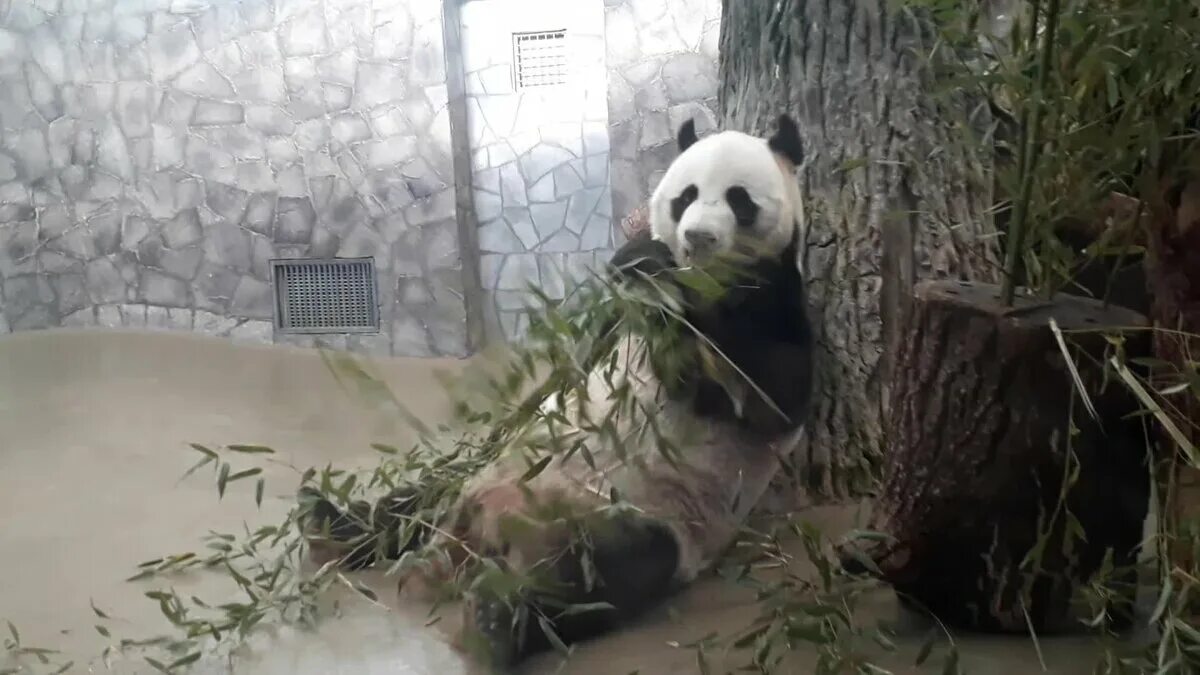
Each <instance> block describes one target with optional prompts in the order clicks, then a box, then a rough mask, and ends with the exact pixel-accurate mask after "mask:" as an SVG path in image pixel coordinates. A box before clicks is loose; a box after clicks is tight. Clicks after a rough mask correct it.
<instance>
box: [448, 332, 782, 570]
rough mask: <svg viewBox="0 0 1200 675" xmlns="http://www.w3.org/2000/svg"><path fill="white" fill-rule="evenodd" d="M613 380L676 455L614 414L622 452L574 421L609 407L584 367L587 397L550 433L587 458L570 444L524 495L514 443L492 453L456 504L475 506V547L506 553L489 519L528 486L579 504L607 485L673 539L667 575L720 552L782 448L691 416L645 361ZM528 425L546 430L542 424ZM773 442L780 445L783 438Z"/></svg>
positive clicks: (601, 382)
mask: <svg viewBox="0 0 1200 675" xmlns="http://www.w3.org/2000/svg"><path fill="white" fill-rule="evenodd" d="M637 347H638V341H637V340H636V339H635V338H629V339H627V340H626V341H625V342H624V343H623V344H622V345H621V346H620V347H619V348H618V350H619V351H618V359H621V360H622V361H621V362H626V363H632V362H635V361H636V359H632V358H628V357H629V356H630V355H631V353H636V351H637ZM622 380H626V381H628V382H630V383H631V384H632V387H631V391H632V394H633V396H635V397H636V398H637V400H638V402H639V404H640V405H642V406H644V410H647V411H649V412H648V413H647V414H653V415H654V417H655V421H656V423H657V425H658V427H659V429H660V432H661V434H662V436H663V437H664V438H667V439H670V440H671V441H672V442H673V443H674V444H675V446H676V457H675V460H676V461H675V462H674V463H672V462H671V461H669V460H668V459H667V457H666V456H664V454H663V452H662V451H661V450H660V448H659V446H658V443H657V440H656V438H655V435H654V434H653V433H643V434H638V433H637V432H636V429H634V428H633V426H634V424H632V423H631V422H630V421H629V420H628V416H617V417H616V418H615V419H616V420H617V424H616V426H617V429H618V435H619V436H621V437H623V438H626V439H627V441H626V442H625V443H623V444H622V445H623V447H622V448H621V449H622V452H617V449H616V448H615V447H614V446H613V442H612V441H611V440H610V439H609V438H604V437H601V435H600V434H598V433H596V432H595V430H594V429H589V428H587V425H586V424H584V423H582V422H581V420H584V419H591V420H601V419H605V416H606V415H607V414H608V413H609V412H610V411H611V410H612V407H613V406H615V405H617V401H616V400H615V399H614V397H613V395H612V387H610V386H609V385H608V383H607V382H606V378H605V377H604V376H603V375H602V374H601V373H599V372H596V373H593V374H592V376H591V377H590V379H589V383H588V403H587V405H586V406H581V405H579V404H578V402H576V401H572V402H569V403H568V404H567V406H566V410H564V411H562V412H564V413H566V417H567V418H568V419H569V420H571V421H572V422H573V423H574V425H575V426H574V427H573V428H569V429H562V428H559V429H556V430H555V431H554V433H555V434H557V435H558V436H559V437H560V438H563V439H566V440H565V442H560V445H561V446H563V447H567V446H569V445H570V444H571V443H573V442H574V441H576V440H581V441H582V442H583V443H585V445H586V447H587V449H588V451H589V452H590V456H591V459H592V464H591V465H589V463H588V462H587V461H586V460H585V459H584V457H583V455H582V453H579V452H576V453H574V454H572V455H571V456H570V457H568V458H566V459H555V460H552V461H551V462H550V464H549V465H548V466H547V467H546V468H545V469H544V470H543V471H542V472H541V473H540V474H538V475H537V476H535V477H534V478H532V479H531V480H529V481H528V482H527V483H526V486H525V487H526V488H528V491H529V493H526V492H524V491H522V490H521V489H520V488H518V487H516V486H517V484H518V481H519V480H520V478H521V477H522V476H523V475H524V474H525V473H526V472H527V471H528V467H529V465H530V463H529V461H527V460H526V459H525V458H523V457H522V456H521V455H520V453H519V452H516V451H514V452H513V453H512V454H510V455H507V456H503V457H501V458H500V459H499V460H498V461H497V462H496V463H495V464H493V465H492V466H491V467H489V468H488V469H487V470H485V471H483V472H481V473H480V474H479V475H478V476H476V477H475V478H474V479H473V480H472V481H471V482H470V483H469V484H468V485H467V488H466V490H465V491H464V502H465V503H466V504H473V505H474V506H475V508H474V509H472V511H473V513H475V514H476V515H475V516H472V519H475V518H478V519H480V520H481V521H482V522H472V523H470V525H469V527H470V532H471V536H470V538H472V539H476V538H477V539H478V540H479V541H477V543H478V544H480V545H481V546H482V547H483V548H487V549H490V550H510V551H511V550H512V547H511V546H510V545H509V544H510V542H506V541H504V540H503V537H502V536H501V534H500V529H501V528H499V526H498V524H497V522H496V521H497V520H498V519H499V518H502V517H504V516H506V515H512V514H515V513H519V512H520V511H521V510H522V509H523V508H525V507H526V498H527V494H530V493H531V494H532V495H534V496H535V497H536V498H538V499H547V500H558V501H561V502H565V503H568V504H570V505H573V506H577V507H579V508H581V509H582V510H585V511H586V510H589V509H598V508H601V507H604V506H606V505H608V504H611V503H612V497H613V495H614V493H615V494H616V495H618V496H619V498H620V500H621V502H622V503H624V504H628V505H629V506H630V507H632V508H633V509H634V510H635V511H636V512H638V513H640V514H641V515H643V516H644V517H646V518H648V519H651V520H653V521H655V522H657V523H661V524H662V525H663V526H665V527H666V528H667V529H668V530H669V531H670V533H671V535H672V537H673V538H674V540H675V542H676V544H677V547H678V560H677V561H676V565H675V571H674V574H673V581H674V582H675V583H677V584H683V583H688V582H690V581H692V580H693V579H695V577H696V576H697V575H698V574H699V573H700V572H702V571H703V570H704V569H706V568H707V567H709V566H710V565H711V564H712V563H713V562H714V561H715V560H716V558H717V557H719V556H720V555H721V553H723V552H724V550H725V549H726V548H727V547H728V545H729V544H730V543H731V542H732V540H733V538H734V537H735V536H736V534H737V531H738V529H739V528H740V527H741V525H742V523H743V522H744V521H745V519H746V517H747V516H748V515H749V512H750V510H751V509H752V508H753V507H754V505H755V503H756V502H757V501H758V500H759V498H760V497H761V496H762V493H763V492H764V491H765V490H766V488H767V485H768V484H769V483H770V481H771V479H772V478H773V477H774V475H775V472H776V470H777V469H778V466H779V462H778V456H779V454H778V453H780V452H782V451H786V448H783V447H778V446H779V444H773V443H769V442H766V441H764V440H762V439H761V438H755V437H752V436H750V435H748V434H747V433H746V432H744V431H743V430H741V429H739V428H737V427H736V426H735V425H734V424H732V423H730V422H725V421H717V420H709V419H700V418H697V417H696V416H695V415H694V413H693V412H692V409H691V403H690V401H687V400H671V399H668V398H667V397H666V396H665V394H664V393H663V391H662V387H661V386H659V383H658V381H657V380H656V379H655V378H654V377H653V375H651V374H650V373H649V372H648V370H647V369H644V368H631V369H630V370H629V371H627V372H625V373H622V374H621V375H620V379H617V380H616V381H615V382H613V384H614V386H620V385H621V384H622ZM554 408H556V405H555V404H554V403H553V402H552V401H548V402H547V403H546V404H544V406H543V410H545V411H549V410H551V409H554ZM535 433H543V434H549V430H546V429H539V430H537V432H535ZM780 443H781V444H784V445H786V439H785V440H783V441H780ZM593 467H594V468H593ZM550 539H551V540H550V541H546V542H538V544H544V545H545V547H546V548H549V547H551V546H553V545H555V544H556V543H558V542H557V541H554V540H553V539H554V538H553V537H550ZM531 548H532V549H539V548H541V547H540V546H539V545H532V546H531ZM522 553H523V554H522ZM541 553H545V551H544V550H531V551H528V552H519V551H518V554H519V555H521V557H522V558H527V557H529V556H532V555H537V554H541Z"/></svg>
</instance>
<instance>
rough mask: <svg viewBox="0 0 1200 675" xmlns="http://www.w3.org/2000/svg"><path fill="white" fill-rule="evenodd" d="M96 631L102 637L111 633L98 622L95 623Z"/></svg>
mask: <svg viewBox="0 0 1200 675" xmlns="http://www.w3.org/2000/svg"><path fill="white" fill-rule="evenodd" d="M96 632H97V633H99V634H101V635H103V636H104V637H112V634H111V633H109V632H108V629H107V628H105V627H104V626H101V625H99V624H96Z"/></svg>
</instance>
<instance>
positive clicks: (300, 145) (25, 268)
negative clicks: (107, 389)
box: [0, 0, 473, 355]
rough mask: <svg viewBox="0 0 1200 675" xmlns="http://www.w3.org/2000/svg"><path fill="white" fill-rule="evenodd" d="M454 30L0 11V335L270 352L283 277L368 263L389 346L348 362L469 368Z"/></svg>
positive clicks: (201, 5) (225, 0)
mask: <svg viewBox="0 0 1200 675" xmlns="http://www.w3.org/2000/svg"><path fill="white" fill-rule="evenodd" d="M442 20H443V14H442V3H441V2H440V0H338V1H337V2H321V1H319V0H318V1H315V2H314V1H311V0H304V1H301V0H240V1H235V0H220V1H219V2H209V1H208V0H89V1H87V2H85V1H83V0H0V307H2V308H3V312H2V313H0V330H5V331H6V330H9V329H12V330H21V329H36V328H44V327H52V326H59V325H92V324H100V325H105V326H137V327H142V326H147V325H148V326H151V327H165V328H176V329H181V330H195V331H199V332H204V333H213V334H221V335H232V336H234V337H238V338H245V339H250V340H257V341H270V340H271V339H272V337H273V336H272V333H273V324H272V322H271V318H272V292H271V280H270V278H269V264H268V261H269V260H270V259H272V258H275V257H328V256H374V257H375V261H376V266H377V269H378V270H379V273H380V278H379V293H380V296H381V317H382V320H383V330H382V332H381V333H380V334H379V335H366V336H357V337H346V336H342V337H340V338H336V339H335V344H336V340H342V341H347V342H345V343H344V345H345V346H347V347H350V348H352V349H358V350H364V351H370V352H373V353H382V354H389V353H394V354H397V355H427V354H463V353H465V352H466V351H467V349H468V344H467V338H466V335H467V332H466V327H465V323H466V310H465V308H464V294H465V293H466V291H464V283H463V261H462V257H461V255H460V247H459V236H458V235H459V233H458V230H457V228H458V224H457V223H456V217H455V216H456V214H455V210H456V209H455V192H454V189H453V184H454V181H453V165H452V160H451V125H450V117H449V114H448V110H447V97H448V94H447V87H446V72H445V59H444V54H443V25H442ZM472 264H473V262H472ZM293 341H299V342H310V341H311V338H309V339H299V340H293Z"/></svg>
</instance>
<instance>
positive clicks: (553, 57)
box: [513, 30, 568, 89]
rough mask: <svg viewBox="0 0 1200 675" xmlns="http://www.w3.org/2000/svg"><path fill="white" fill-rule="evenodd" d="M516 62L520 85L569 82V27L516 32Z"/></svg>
mask: <svg viewBox="0 0 1200 675" xmlns="http://www.w3.org/2000/svg"><path fill="white" fill-rule="evenodd" d="M513 62H514V64H515V65H514V67H513V71H514V79H515V80H516V85H517V89H528V88H530V87H555V86H559V85H563V84H566V83H567V74H568V73H567V70H568V69H567V31H565V30H548V31H540V32H537V33H513Z"/></svg>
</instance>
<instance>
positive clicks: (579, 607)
mask: <svg viewBox="0 0 1200 675" xmlns="http://www.w3.org/2000/svg"><path fill="white" fill-rule="evenodd" d="M606 609H609V610H611V609H616V608H615V607H613V606H612V605H611V604H609V603H607V602H587V603H580V604H576V605H568V606H567V608H566V609H564V610H563V611H562V616H574V615H576V614H586V613H588V612H598V611H601V610H606Z"/></svg>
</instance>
